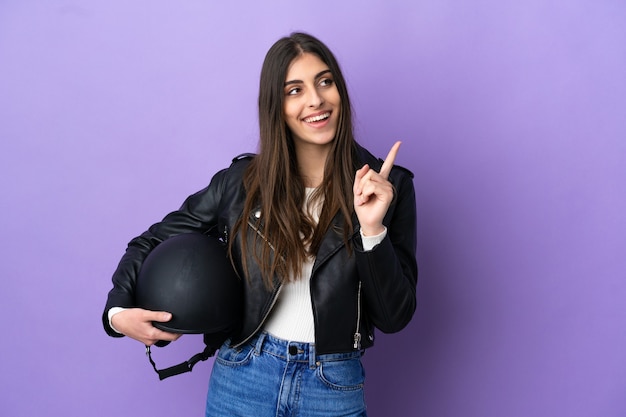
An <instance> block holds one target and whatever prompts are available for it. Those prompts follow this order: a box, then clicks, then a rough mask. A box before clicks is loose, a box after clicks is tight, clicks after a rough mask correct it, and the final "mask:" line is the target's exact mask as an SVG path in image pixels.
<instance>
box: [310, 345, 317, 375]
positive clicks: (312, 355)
mask: <svg viewBox="0 0 626 417" xmlns="http://www.w3.org/2000/svg"><path fill="white" fill-rule="evenodd" d="M316 356H317V355H316V354H315V344H314V343H310V344H309V368H311V369H315V368H316V366H317V358H316Z"/></svg>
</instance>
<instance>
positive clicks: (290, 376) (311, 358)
mask: <svg viewBox="0 0 626 417" xmlns="http://www.w3.org/2000/svg"><path fill="white" fill-rule="evenodd" d="M364 381H365V373H364V371H363V366H362V364H361V352H350V353H336V354H329V355H316V354H315V345H313V344H309V343H299V342H288V341H285V340H281V339H278V338H275V337H273V336H271V335H269V334H267V333H265V332H263V333H261V334H259V335H257V336H255V337H254V338H253V339H252V340H251V341H250V342H248V343H247V344H246V345H244V346H241V347H239V348H237V349H234V348H231V347H230V346H229V344H228V342H226V343H225V344H224V346H222V348H221V349H220V350H219V353H218V355H217V357H216V359H215V363H214V364H213V371H212V373H211V379H210V381H209V393H208V395H207V405H206V417H226V416H228V417H232V416H240V417H289V416H293V417H296V416H297V417H330V416H332V417H338V416H345V417H365V416H366V415H367V414H366V412H365V398H364V392H363V383H364Z"/></svg>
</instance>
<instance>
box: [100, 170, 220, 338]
mask: <svg viewBox="0 0 626 417" xmlns="http://www.w3.org/2000/svg"><path fill="white" fill-rule="evenodd" d="M227 171H228V170H226V169H225V170H222V171H220V172H218V173H217V174H216V175H215V176H214V177H213V179H212V180H211V183H210V184H209V186H207V187H206V188H204V189H203V190H201V191H199V192H197V193H195V194H193V195H191V196H189V197H187V199H186V200H185V202H184V203H183V205H182V206H181V207H180V208H179V209H178V210H176V211H174V212H172V213H170V214H168V215H167V216H166V217H165V218H164V219H163V220H162V221H160V222H159V223H156V224H154V225H152V226H151V227H150V228H149V229H148V230H147V231H145V232H144V233H142V234H141V235H140V236H137V237H136V238H134V239H132V240H131V241H130V243H129V244H128V247H127V249H126V252H125V253H124V255H123V256H122V259H121V260H120V262H119V265H118V266H117V269H116V270H115V272H114V273H113V278H112V281H113V288H112V289H111V291H109V294H108V298H107V302H106V306H105V309H104V313H103V314H102V324H103V325H104V329H105V331H106V332H107V334H108V335H109V336H113V337H121V336H122V335H121V334H119V333H117V332H115V331H114V330H113V329H112V328H111V326H110V325H109V319H108V314H107V313H108V311H109V309H110V308H112V307H125V308H132V307H135V305H136V304H135V283H136V280H137V275H138V273H139V269H140V267H141V265H142V263H143V261H144V259H145V258H146V256H148V254H149V253H150V251H151V250H152V249H154V248H155V247H156V246H157V245H158V244H159V243H161V242H163V241H164V240H165V239H167V238H169V237H171V236H175V235H178V234H181V233H190V232H199V233H205V234H212V233H214V232H215V230H214V229H216V226H217V216H218V204H219V201H220V196H221V195H222V192H223V187H224V177H225V176H226V173H227Z"/></svg>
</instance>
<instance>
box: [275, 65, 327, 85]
mask: <svg viewBox="0 0 626 417" xmlns="http://www.w3.org/2000/svg"><path fill="white" fill-rule="evenodd" d="M327 72H330V69H325V70H324V71H320V72H318V73H317V74H315V77H314V78H315V79H316V80H317V79H318V78H319V77H321V76H322V75H324V74H326V73H327ZM302 83H303V81H302V80H290V81H285V86H287V85H289V84H302Z"/></svg>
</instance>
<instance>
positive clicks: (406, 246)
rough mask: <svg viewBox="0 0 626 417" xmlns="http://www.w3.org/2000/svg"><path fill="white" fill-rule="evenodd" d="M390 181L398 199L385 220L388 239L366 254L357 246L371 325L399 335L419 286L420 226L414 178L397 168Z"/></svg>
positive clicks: (411, 312) (366, 309)
mask: <svg viewBox="0 0 626 417" xmlns="http://www.w3.org/2000/svg"><path fill="white" fill-rule="evenodd" d="M394 171H395V172H394ZM394 174H395V175H394ZM390 180H391V182H392V183H393V185H394V187H395V198H394V201H393V202H392V204H391V205H390V207H389V209H388V211H387V214H386V216H385V218H384V220H383V224H384V225H385V226H386V227H387V236H385V238H384V239H383V240H382V241H381V242H380V244H378V245H377V246H375V247H374V248H373V249H372V250H371V251H363V250H362V247H361V246H360V242H357V243H356V257H357V258H356V261H357V262H356V264H357V269H358V272H359V277H360V279H361V282H362V291H363V302H364V308H365V311H366V312H367V315H368V317H369V319H370V320H371V321H372V324H374V326H376V327H377V328H378V329H380V330H381V331H382V332H384V333H393V332H397V331H400V330H402V329H403V328H404V327H405V326H406V325H407V324H408V323H409V321H411V318H412V317H413V313H414V312H415V307H416V294H415V290H416V285H417V261H416V257H415V252H416V245H417V243H416V242H417V237H416V234H417V230H416V227H417V222H416V207H415V189H414V187H413V181H412V175H411V174H410V173H409V172H408V171H405V170H403V169H402V168H394V170H392V173H391V175H390Z"/></svg>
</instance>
